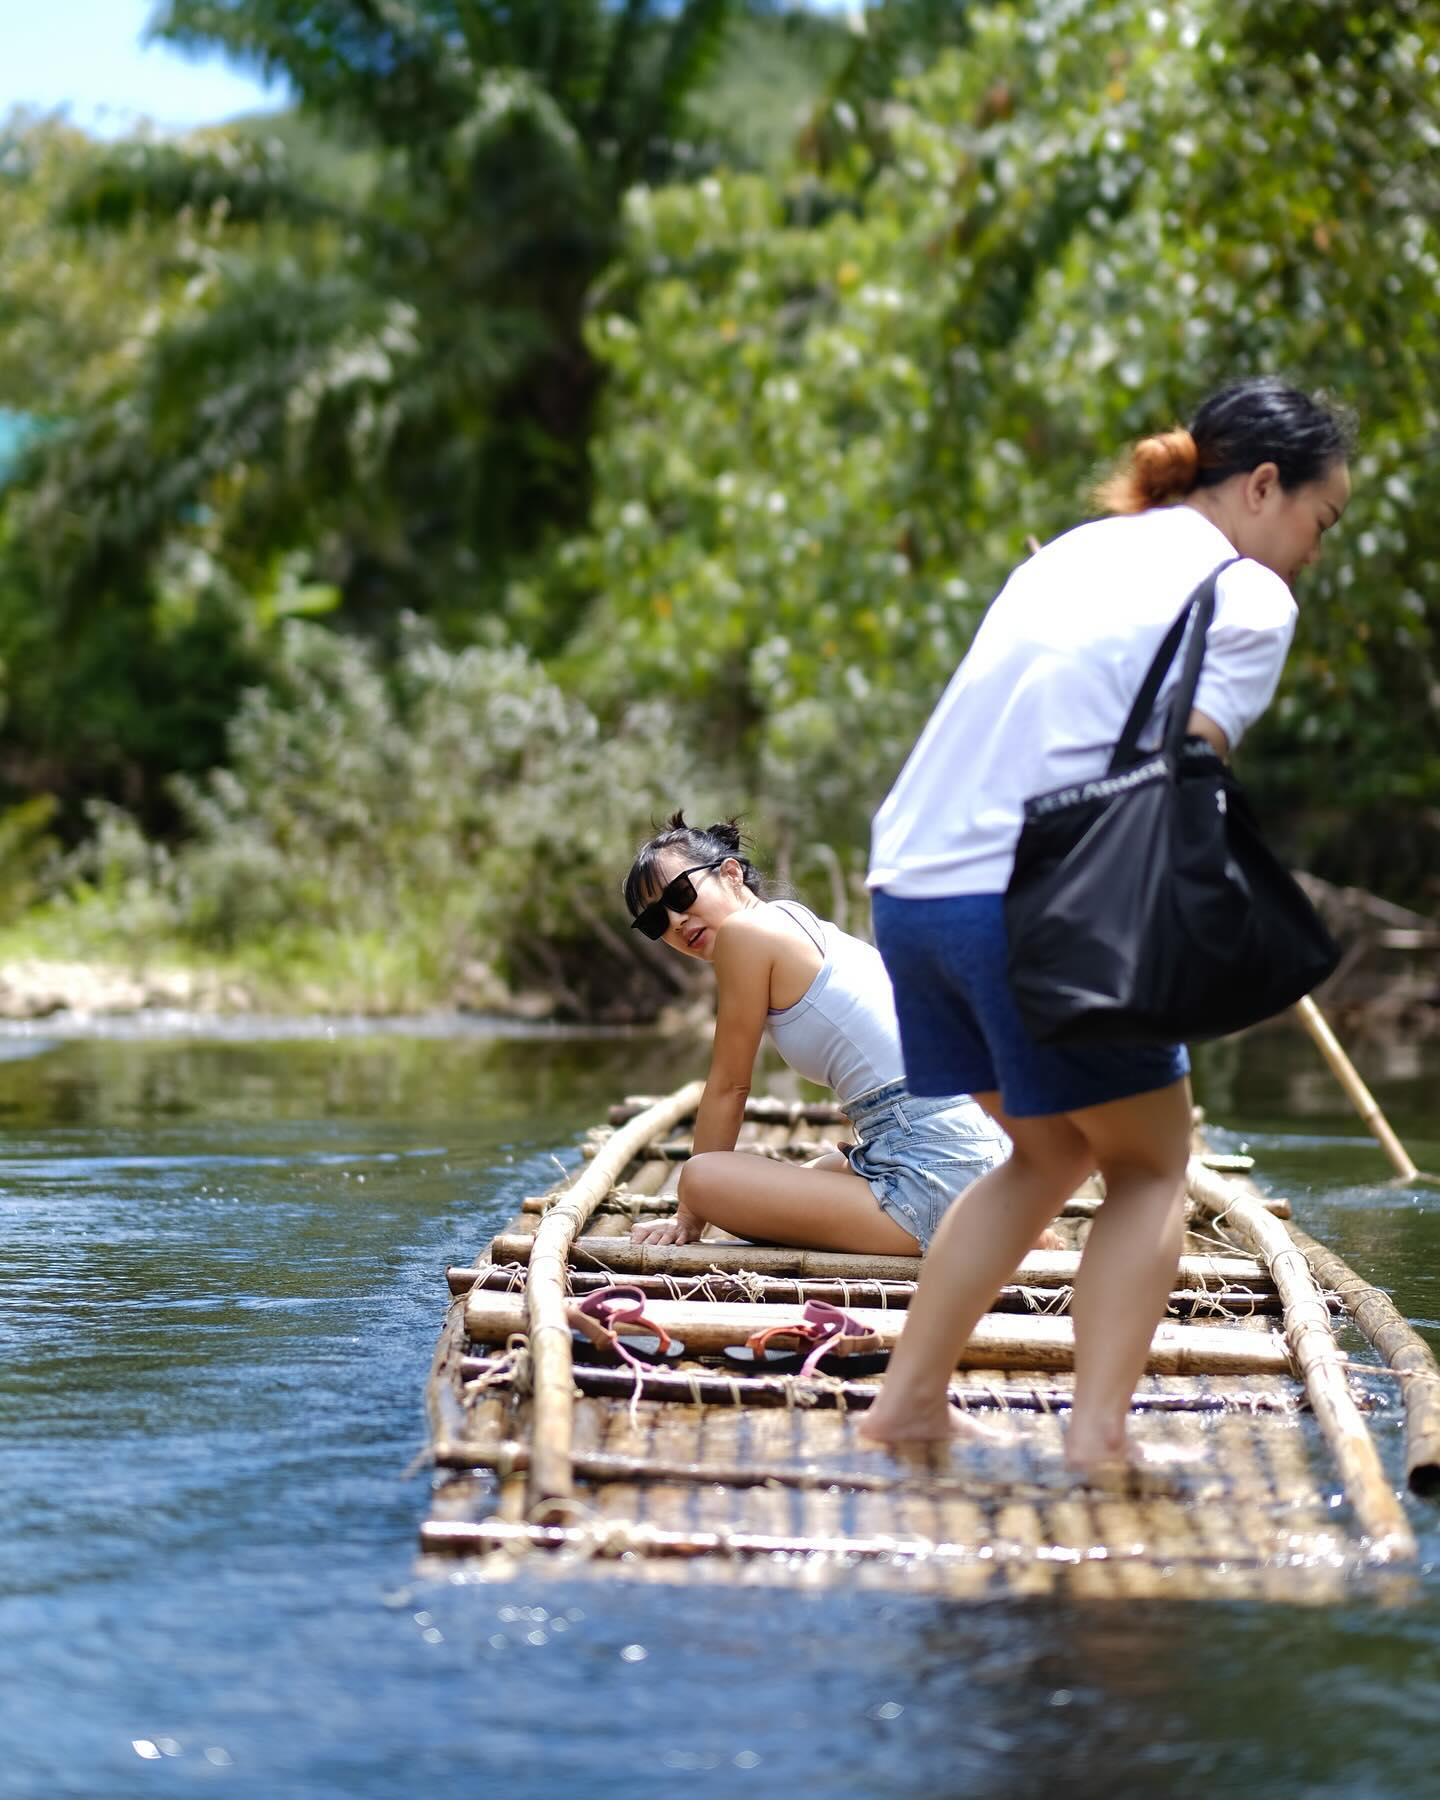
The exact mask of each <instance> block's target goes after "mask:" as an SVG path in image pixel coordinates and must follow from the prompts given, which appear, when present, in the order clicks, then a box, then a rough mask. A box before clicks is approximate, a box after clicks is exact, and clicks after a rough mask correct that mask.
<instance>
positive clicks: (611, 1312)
mask: <svg viewBox="0 0 1440 1800" xmlns="http://www.w3.org/2000/svg"><path fill="white" fill-rule="evenodd" d="M565 1316H566V1317H567V1318H568V1319H569V1321H570V1340H571V1345H572V1354H573V1355H574V1357H575V1359H576V1360H577V1361H578V1362H627V1363H629V1364H630V1366H631V1367H632V1368H635V1369H640V1368H647V1367H650V1366H652V1365H654V1364H656V1363H658V1364H660V1365H662V1366H667V1367H668V1366H670V1365H672V1364H674V1363H678V1362H679V1361H680V1360H681V1359H682V1358H683V1357H684V1355H685V1346H684V1345H683V1344H682V1343H681V1342H680V1340H679V1339H678V1338H672V1337H671V1335H670V1333H669V1332H668V1331H667V1330H666V1329H665V1327H664V1326H663V1325H657V1324H656V1322H655V1321H654V1320H653V1319H647V1318H646V1317H645V1296H644V1294H643V1293H642V1292H641V1291H640V1289H639V1288H638V1287H626V1286H614V1287H603V1288H596V1290H595V1291H594V1293H592V1294H586V1296H585V1298H584V1299H583V1300H573V1301H571V1302H570V1304H569V1305H568V1306H567V1307H566V1308H565ZM637 1325H638V1326H640V1327H641V1329H642V1332H647V1333H649V1334H650V1335H648V1336H643V1335H642V1336H638V1337H637V1336H635V1335H633V1332H627V1334H626V1336H624V1337H621V1335H620V1328H621V1327H622V1326H628V1327H634V1326H637Z"/></svg>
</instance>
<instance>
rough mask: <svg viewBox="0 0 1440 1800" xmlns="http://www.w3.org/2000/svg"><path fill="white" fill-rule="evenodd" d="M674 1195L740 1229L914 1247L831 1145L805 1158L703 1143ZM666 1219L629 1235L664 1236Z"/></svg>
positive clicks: (872, 1246)
mask: <svg viewBox="0 0 1440 1800" xmlns="http://www.w3.org/2000/svg"><path fill="white" fill-rule="evenodd" d="M680 1201H681V1204H682V1205H683V1206H684V1207H685V1209H686V1211H687V1212H689V1213H691V1214H693V1215H694V1216H695V1217H696V1218H699V1219H703V1220H704V1221H705V1223H706V1224H708V1225H718V1226H719V1227H720V1229H721V1230H722V1231H733V1232H735V1233H736V1234H737V1235H738V1236H740V1237H755V1238H764V1239H767V1240H768V1241H769V1242H771V1243H777V1244H798V1245H803V1246H804V1247H805V1248H807V1249H812V1250H851V1251H855V1252H858V1253H859V1254H861V1255H865V1256H914V1255H916V1254H917V1253H918V1251H919V1248H920V1246H919V1245H918V1244H917V1243H916V1242H915V1239H914V1238H913V1237H912V1236H911V1235H910V1233H909V1232H908V1231H906V1230H905V1228H904V1226H902V1225H898V1224H897V1223H896V1222H895V1220H894V1219H892V1218H891V1217H890V1215H889V1213H887V1212H885V1211H883V1210H882V1209H881V1207H880V1205H879V1202H878V1201H877V1200H876V1198H875V1196H874V1194H873V1193H872V1192H871V1190H870V1184H869V1182H868V1181H862V1180H861V1178H860V1177H859V1176H858V1175H856V1174H855V1173H854V1172H853V1171H852V1170H851V1168H850V1164H849V1162H848V1161H847V1160H846V1159H845V1157H843V1156H842V1155H841V1154H840V1153H839V1151H838V1150H837V1151H835V1152H834V1153H833V1154H832V1155H830V1156H825V1157H820V1158H818V1159H817V1160H816V1161H815V1162H814V1163H810V1164H805V1165H797V1164H794V1163H782V1162H772V1161H770V1159H769V1158H767V1157H760V1156H747V1155H745V1154H744V1153H743V1152H741V1151H738V1150H707V1151H704V1152H703V1153H702V1154H701V1155H699V1156H694V1157H692V1158H691V1159H690V1161H689V1162H688V1163H686V1165H685V1168H684V1171H683V1173H682V1174H681V1176H680ZM670 1225H671V1221H670V1220H667V1219H656V1220H653V1221H647V1222H646V1223H645V1224H641V1225H637V1226H636V1227H635V1228H634V1231H633V1232H632V1233H631V1236H632V1238H633V1239H634V1241H635V1242H637V1243H642V1244H643V1243H666V1242H668V1241H670V1238H669V1237H668V1236H667V1228H668V1227H669V1226H670Z"/></svg>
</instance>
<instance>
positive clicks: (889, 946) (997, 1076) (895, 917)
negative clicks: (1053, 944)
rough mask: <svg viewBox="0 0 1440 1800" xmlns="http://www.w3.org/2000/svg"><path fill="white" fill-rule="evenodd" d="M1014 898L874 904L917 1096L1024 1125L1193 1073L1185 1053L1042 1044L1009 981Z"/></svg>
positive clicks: (1166, 1048) (888, 898)
mask: <svg viewBox="0 0 1440 1800" xmlns="http://www.w3.org/2000/svg"><path fill="white" fill-rule="evenodd" d="M1004 899H1005V897H1004V895H1003V894H955V895H951V896H949V897H947V898H944V899H935V900H910V899H902V898H901V897H900V896H898V895H896V894H886V893H876V894H874V895H873V896H872V901H873V918H874V922H875V942H876V944H877V946H878V947H879V951H880V955H881V957H882V958H883V959H884V962H885V967H886V969H887V970H888V971H889V973H890V981H891V985H892V986H893V987H894V989H895V1011H896V1013H897V1014H898V1016H899V1019H900V1046H901V1049H902V1050H903V1051H904V1054H905V1084H906V1086H907V1087H908V1088H909V1089H910V1092H911V1093H912V1094H957V1093H966V1094H988V1093H994V1092H997V1091H998V1092H999V1095H1000V1104H1001V1106H1002V1107H1003V1109H1004V1111H1005V1112H1006V1113H1007V1114H1008V1115H1009V1116H1010V1117H1011V1118H1014V1119H1032V1118H1043V1117H1048V1116H1050V1115H1052V1114H1055V1113H1069V1112H1079V1111H1081V1110H1083V1109H1084V1108H1085V1107H1087V1106H1104V1105H1105V1104H1106V1103H1107V1102H1108V1101H1111V1100H1128V1099H1130V1098H1131V1097H1132V1096H1133V1095H1135V1094H1148V1093H1150V1092H1152V1091H1153V1090H1154V1089H1156V1088H1164V1087H1169V1086H1170V1085H1171V1084H1172V1083H1173V1082H1176V1081H1179V1080H1180V1079H1181V1077H1182V1076H1184V1075H1186V1074H1188V1073H1189V1070H1190V1058H1189V1056H1188V1055H1187V1054H1186V1052H1185V1048H1184V1046H1183V1045H1181V1044H1173V1045H1172V1044H1086V1045H1084V1046H1083V1047H1081V1048H1079V1049H1074V1050H1062V1049H1058V1048H1056V1047H1055V1046H1053V1045H1048V1044H1037V1043H1036V1041H1035V1039H1034V1038H1033V1037H1031V1035H1030V1033H1029V1032H1028V1031H1027V1030H1026V1029H1025V1025H1024V1023H1023V1021H1022V1020H1021V1018H1020V1014H1019V1011H1018V1009H1017V1008H1016V1005H1015V998H1014V995H1013V993H1012V992H1011V988H1010V981H1009V977H1008V976H1007V975H1006V972H1005V956H1006V939H1005V910H1004Z"/></svg>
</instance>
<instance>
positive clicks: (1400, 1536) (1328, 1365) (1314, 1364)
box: [1186, 1157, 1419, 1561]
mask: <svg viewBox="0 0 1440 1800" xmlns="http://www.w3.org/2000/svg"><path fill="white" fill-rule="evenodd" d="M1186 1187H1187V1189H1188V1191H1189V1194H1190V1197H1191V1199H1193V1200H1194V1201H1195V1203H1196V1205H1197V1206H1200V1207H1203V1208H1204V1210H1205V1211H1207V1212H1209V1213H1213V1214H1214V1215H1216V1216H1217V1217H1220V1216H1222V1215H1223V1220H1224V1225H1225V1229H1226V1230H1227V1231H1229V1232H1231V1233H1232V1234H1233V1235H1234V1236H1236V1237H1238V1238H1239V1240H1240V1241H1241V1243H1242V1244H1244V1246H1245V1247H1246V1249H1248V1250H1252V1251H1254V1253H1255V1254H1256V1255H1257V1256H1258V1257H1260V1258H1262V1259H1263V1260H1264V1262H1265V1263H1266V1265H1267V1267H1268V1268H1269V1270H1270V1273H1271V1274H1272V1275H1273V1276H1274V1278H1275V1284H1276V1286H1277V1287H1278V1288H1279V1289H1280V1293H1281V1296H1282V1297H1283V1299H1284V1301H1285V1335H1286V1338H1287V1339H1288V1340H1289V1344H1290V1349H1291V1352H1292V1354H1293V1355H1294V1358H1295V1362H1296V1365H1297V1366H1298V1368H1299V1370H1300V1373H1301V1375H1302V1376H1303V1378H1304V1381H1305V1391H1306V1393H1307V1394H1308V1395H1309V1396H1310V1404H1311V1406H1312V1407H1313V1409H1314V1412H1315V1417H1316V1420H1317V1421H1318V1423H1319V1426H1320V1429H1321V1431H1322V1432H1323V1433H1324V1434H1325V1440H1326V1442H1327V1443H1328V1444H1329V1446H1330V1449H1331V1453H1332V1454H1333V1456H1334V1458H1335V1461H1336V1464H1337V1465H1338V1467H1339V1470H1340V1478H1341V1480H1342V1481H1343V1482H1344V1484H1345V1491H1346V1493H1347V1494H1348V1495H1349V1497H1350V1504H1351V1506H1352V1507H1353V1508H1354V1510H1355V1517H1356V1519H1357V1520H1358V1522H1359V1525H1360V1529H1361V1531H1362V1532H1363V1533H1364V1534H1365V1536H1366V1537H1367V1538H1368V1539H1369V1540H1370V1546H1371V1554H1372V1555H1373V1556H1374V1557H1375V1558H1376V1559H1377V1560H1379V1561H1391V1560H1395V1561H1399V1560H1402V1559H1403V1560H1410V1559H1413V1558H1414V1557H1416V1556H1417V1555H1418V1554H1419V1552H1418V1550H1417V1547H1416V1544H1415V1538H1414V1534H1413V1533H1412V1532H1411V1530H1410V1526H1409V1523H1408V1521H1407V1520H1406V1518H1405V1513H1404V1511H1403V1509H1402V1507H1401V1504H1400V1501H1399V1500H1398V1499H1397V1498H1396V1495H1395V1490H1394V1489H1393V1488H1392V1487H1391V1485H1390V1483H1389V1481H1388V1480H1387V1479H1386V1476H1385V1471H1384V1469H1383V1468H1382V1466H1381V1463H1380V1456H1379V1452H1378V1451H1377V1450H1376V1448H1375V1442H1374V1439H1373V1438H1372V1437H1371V1436H1370V1433H1369V1431H1368V1430H1367V1429H1366V1426H1365V1421H1364V1419H1363V1418H1362V1417H1361V1416H1360V1410H1359V1408H1358V1407H1357V1406H1356V1404H1355V1401H1354V1399H1353V1397H1352V1396H1351V1393H1350V1389H1349V1386H1348V1384H1347V1382H1346V1380H1345V1369H1344V1359H1343V1358H1342V1357H1341V1355H1340V1349H1339V1346H1338V1345H1337V1344H1336V1342H1335V1335H1334V1332H1333V1331H1332V1330H1331V1325H1330V1312H1329V1309H1328V1307H1326V1306H1325V1304H1324V1303H1323V1301H1322V1300H1321V1297H1320V1295H1319V1294H1318V1293H1317V1291H1316V1286H1315V1277H1314V1275H1313V1274H1312V1272H1311V1269H1310V1264H1309V1262H1308V1261H1307V1260H1306V1257H1305V1252H1304V1251H1303V1250H1302V1249H1301V1248H1300V1246H1299V1245H1298V1244H1297V1243H1296V1242H1295V1240H1294V1239H1293V1238H1292V1237H1291V1236H1290V1233H1289V1232H1288V1231H1287V1230H1286V1229H1285V1227H1284V1226H1283V1225H1282V1224H1280V1223H1279V1222H1278V1221H1277V1220H1275V1219H1272V1218H1271V1217H1270V1215H1269V1214H1268V1213H1267V1212H1266V1211H1265V1210H1264V1208H1263V1207H1261V1206H1258V1205H1257V1204H1256V1203H1255V1201H1254V1200H1253V1199H1252V1198H1251V1197H1250V1196H1249V1195H1248V1194H1246V1193H1245V1192H1244V1191H1243V1190H1242V1189H1240V1188H1238V1187H1236V1186H1235V1185H1234V1184H1233V1183H1231V1182H1228V1181H1224V1180H1222V1179H1221V1177H1220V1176H1218V1175H1216V1174H1214V1173H1213V1172H1212V1171H1211V1170H1209V1169H1207V1168H1205V1167H1204V1165H1203V1164H1202V1163H1200V1162H1199V1161H1198V1160H1197V1159H1196V1158H1194V1157H1192V1158H1191V1159H1190V1166H1189V1169H1188V1170H1187V1172H1186Z"/></svg>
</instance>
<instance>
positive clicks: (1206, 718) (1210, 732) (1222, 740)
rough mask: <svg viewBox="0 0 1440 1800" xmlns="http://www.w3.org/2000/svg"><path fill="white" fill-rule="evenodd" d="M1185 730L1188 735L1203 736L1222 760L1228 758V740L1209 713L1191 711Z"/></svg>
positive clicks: (1224, 760)
mask: <svg viewBox="0 0 1440 1800" xmlns="http://www.w3.org/2000/svg"><path fill="white" fill-rule="evenodd" d="M1185 730H1186V733H1187V734H1188V735H1189V736H1190V737H1198V738H1204V740H1205V742H1206V743H1207V744H1209V746H1210V747H1211V749H1212V750H1213V751H1214V752H1215V754H1216V755H1217V756H1218V757H1219V758H1220V760H1221V761H1222V762H1226V761H1228V760H1229V756H1230V740H1229V738H1227V737H1226V735H1225V733H1224V732H1223V731H1222V730H1221V729H1220V727H1219V726H1218V725H1217V724H1216V723H1215V721H1214V720H1213V719H1212V718H1211V717H1210V715H1209V713H1203V712H1200V711H1198V710H1197V711H1195V712H1192V713H1191V715H1190V719H1189V722H1188V724H1187V725H1186V727H1185Z"/></svg>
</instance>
